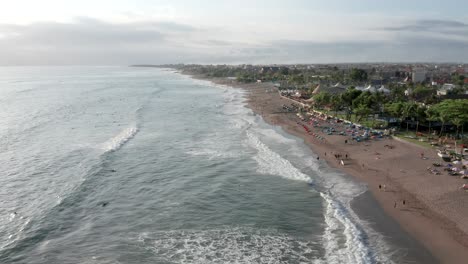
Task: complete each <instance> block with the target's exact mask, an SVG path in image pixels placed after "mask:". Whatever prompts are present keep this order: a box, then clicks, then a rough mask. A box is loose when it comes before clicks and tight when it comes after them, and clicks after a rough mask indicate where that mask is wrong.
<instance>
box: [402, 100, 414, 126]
mask: <svg viewBox="0 0 468 264" xmlns="http://www.w3.org/2000/svg"><path fill="white" fill-rule="evenodd" d="M416 109H417V105H416V104H415V103H413V102H410V103H405V105H404V106H403V111H402V116H403V117H404V118H405V119H408V117H410V116H412V115H413V114H414V112H415V111H416ZM408 130H409V123H408V120H406V132H408Z"/></svg>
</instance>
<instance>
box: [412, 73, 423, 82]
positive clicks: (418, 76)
mask: <svg viewBox="0 0 468 264" xmlns="http://www.w3.org/2000/svg"><path fill="white" fill-rule="evenodd" d="M411 77H412V78H411V79H412V81H413V82H414V83H418V82H424V81H426V72H425V71H413V73H412V75H411Z"/></svg>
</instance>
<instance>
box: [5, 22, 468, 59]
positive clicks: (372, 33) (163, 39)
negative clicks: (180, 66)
mask: <svg viewBox="0 0 468 264" xmlns="http://www.w3.org/2000/svg"><path fill="white" fill-rule="evenodd" d="M285 26H287V25H285ZM316 28H317V27H316ZM286 29H287V28H285V29H284V30H286ZM293 29H294V28H293ZM293 29H292V30H286V31H288V34H282V33H280V32H279V31H278V30H277V28H273V29H270V31H268V27H265V28H262V30H260V29H258V28H255V27H253V28H245V27H242V28H229V27H223V28H221V27H219V26H218V27H216V26H196V25H192V24H181V23H176V22H174V21H138V22H127V23H108V22H105V21H101V20H96V19H93V18H88V17H78V18H75V19H74V20H73V22H70V23H58V22H41V23H32V24H29V25H11V24H0V58H2V60H0V64H2V65H24V64H27V65H31V64H32V65H41V64H58V65H68V64H93V65H95V64H98V65H106V64H120V65H122V64H124V65H125V64H140V63H154V64H158V63H161V64H162V63H327V62H372V61H389V62H408V61H434V62H436V61H459V62H460V61H461V62H463V61H468V35H467V31H468V24H465V23H462V22H458V21H450V20H418V21H412V22H405V23H402V24H400V25H398V26H391V27H390V26H381V27H379V28H374V29H372V30H369V29H368V27H365V26H364V27H363V28H358V29H356V30H357V31H356V32H358V33H359V32H360V33H359V34H351V33H352V32H348V31H347V32H346V34H344V33H341V31H340V29H339V27H336V28H334V29H333V30H332V29H330V28H324V30H325V32H326V33H328V32H329V31H332V32H330V34H331V35H336V36H339V38H327V37H326V36H328V35H327V34H324V35H322V36H320V35H318V34H317V35H314V34H313V35H314V36H312V37H310V36H306V35H304V34H302V33H301V32H299V31H298V32H296V31H294V30H293ZM343 30H344V29H343ZM258 32H261V34H259V33H258ZM376 36H377V37H376Z"/></svg>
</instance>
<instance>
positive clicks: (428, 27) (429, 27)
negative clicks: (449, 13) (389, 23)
mask: <svg viewBox="0 0 468 264" xmlns="http://www.w3.org/2000/svg"><path fill="white" fill-rule="evenodd" d="M383 30H387V31H446V30H468V24H465V23H462V22H459V21H453V20H435V19H432V20H431V19H427V20H419V21H415V22H413V23H410V24H407V25H402V26H397V27H384V28H383Z"/></svg>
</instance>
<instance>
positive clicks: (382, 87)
mask: <svg viewBox="0 0 468 264" xmlns="http://www.w3.org/2000/svg"><path fill="white" fill-rule="evenodd" d="M377 91H378V92H380V93H384V94H389V93H390V90H389V89H387V88H385V86H383V85H382V86H380V88H379V89H377Z"/></svg>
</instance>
